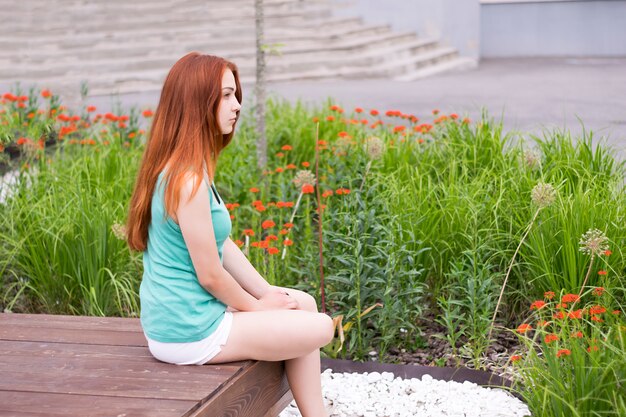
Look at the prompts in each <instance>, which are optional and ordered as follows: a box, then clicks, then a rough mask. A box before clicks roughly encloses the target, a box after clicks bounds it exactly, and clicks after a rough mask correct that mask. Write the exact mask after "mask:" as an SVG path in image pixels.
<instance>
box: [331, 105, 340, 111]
mask: <svg viewBox="0 0 626 417" xmlns="http://www.w3.org/2000/svg"><path fill="white" fill-rule="evenodd" d="M339 109H341V107H339V106H338V105H336V104H333V105H332V106H330V110H331V111H338V110H339Z"/></svg>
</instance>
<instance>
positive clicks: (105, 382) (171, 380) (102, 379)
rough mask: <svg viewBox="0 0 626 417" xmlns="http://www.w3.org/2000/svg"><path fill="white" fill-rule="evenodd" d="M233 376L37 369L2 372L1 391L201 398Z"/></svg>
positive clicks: (198, 399)
mask: <svg viewBox="0 0 626 417" xmlns="http://www.w3.org/2000/svg"><path fill="white" fill-rule="evenodd" d="M229 379H230V378H228V377H217V376H211V375H210V374H209V378H206V379H202V378H198V379H197V380H189V379H187V380H185V379H180V378H177V377H176V376H175V375H166V376H164V377H162V378H158V377H148V378H145V377H143V378H142V377H141V376H136V377H132V378H129V377H116V376H103V375H90V374H89V372H88V371H84V372H82V373H81V372H72V371H68V372H62V373H58V372H57V373H45V372H44V373H42V372H39V371H37V370H26V371H18V372H16V371H10V370H9V371H5V370H3V371H2V376H1V378H0V391H1V390H5V391H26V392H49V393H58V394H79V395H103V396H108V397H133V398H163V399H170V400H194V401H201V400H203V399H204V398H206V397H207V396H208V395H209V394H210V393H211V392H213V391H214V390H219V389H220V387H221V386H222V385H224V384H225V383H227V382H228V381H229Z"/></svg>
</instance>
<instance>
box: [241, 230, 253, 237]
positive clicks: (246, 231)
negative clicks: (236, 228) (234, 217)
mask: <svg viewBox="0 0 626 417" xmlns="http://www.w3.org/2000/svg"><path fill="white" fill-rule="evenodd" d="M243 234H244V235H246V236H254V230H252V229H245V230H244V231H243Z"/></svg>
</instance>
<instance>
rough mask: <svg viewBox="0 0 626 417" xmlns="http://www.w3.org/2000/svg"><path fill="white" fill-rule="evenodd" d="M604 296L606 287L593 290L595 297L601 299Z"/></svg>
mask: <svg viewBox="0 0 626 417" xmlns="http://www.w3.org/2000/svg"><path fill="white" fill-rule="evenodd" d="M602 294H604V287H596V288H594V289H593V295H595V296H598V297H600V296H601V295H602Z"/></svg>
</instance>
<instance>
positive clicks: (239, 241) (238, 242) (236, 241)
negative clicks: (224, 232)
mask: <svg viewBox="0 0 626 417" xmlns="http://www.w3.org/2000/svg"><path fill="white" fill-rule="evenodd" d="M235 245H237V246H239V247H242V246H243V242H242V241H241V240H239V239H237V240H235Z"/></svg>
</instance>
